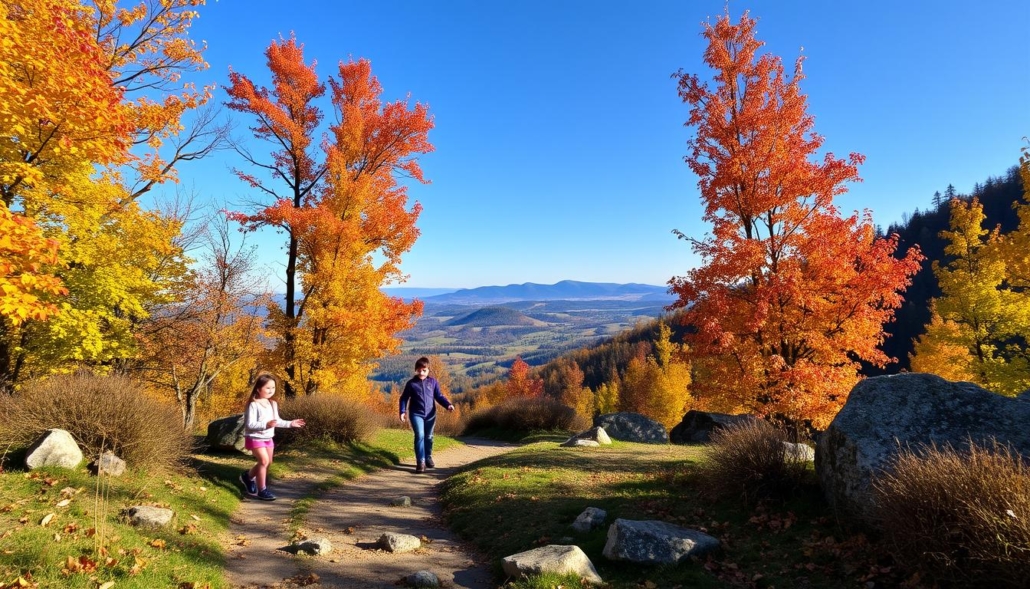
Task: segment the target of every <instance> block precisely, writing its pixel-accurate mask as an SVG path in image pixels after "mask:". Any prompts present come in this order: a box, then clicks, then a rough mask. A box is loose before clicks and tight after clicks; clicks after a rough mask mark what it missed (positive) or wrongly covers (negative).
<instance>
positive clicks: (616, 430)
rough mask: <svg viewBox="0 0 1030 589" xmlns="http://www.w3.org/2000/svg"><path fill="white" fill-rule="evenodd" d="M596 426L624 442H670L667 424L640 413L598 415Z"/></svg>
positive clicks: (595, 421) (595, 419)
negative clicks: (666, 429)
mask: <svg viewBox="0 0 1030 589" xmlns="http://www.w3.org/2000/svg"><path fill="white" fill-rule="evenodd" d="M594 427H601V428H604V431H605V432H607V433H608V436H609V437H611V438H613V439H616V440H622V441H623V442H641V443H644V444H668V443H669V434H668V432H666V431H665V426H664V425H662V424H660V423H658V422H657V421H655V420H653V419H651V418H649V417H645V416H643V415H641V414H639V413H630V412H628V411H623V412H621V413H606V414H604V415H598V416H597V417H595V418H594Z"/></svg>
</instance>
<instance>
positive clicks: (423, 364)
mask: <svg viewBox="0 0 1030 589" xmlns="http://www.w3.org/2000/svg"><path fill="white" fill-rule="evenodd" d="M423 368H429V358H426V357H425V356H422V357H421V358H419V359H418V360H415V370H421V369H423Z"/></svg>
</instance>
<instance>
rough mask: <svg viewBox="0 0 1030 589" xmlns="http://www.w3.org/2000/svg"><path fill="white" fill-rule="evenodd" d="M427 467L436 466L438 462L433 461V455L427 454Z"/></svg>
mask: <svg viewBox="0 0 1030 589" xmlns="http://www.w3.org/2000/svg"><path fill="white" fill-rule="evenodd" d="M426 468H436V463H435V462H433V457H432V456H426Z"/></svg>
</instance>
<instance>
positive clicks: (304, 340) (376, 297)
mask: <svg viewBox="0 0 1030 589" xmlns="http://www.w3.org/2000/svg"><path fill="white" fill-rule="evenodd" d="M265 55H266V57H267V64H268V69H269V71H270V73H271V77H272V86H271V87H270V88H265V87H259V86H257V85H255V84H254V83H253V82H252V81H251V80H250V78H248V77H247V76H245V75H244V74H242V73H239V72H232V73H231V74H230V83H231V84H230V87H229V88H228V93H229V96H230V98H231V100H230V102H229V103H228V106H229V107H230V108H231V109H233V110H236V111H240V112H243V113H246V114H248V115H251V116H252V117H253V118H254V119H255V120H256V124H255V125H254V126H252V127H251V130H252V131H253V133H254V137H256V138H257V139H259V140H261V141H264V142H266V143H268V144H270V145H272V146H273V151H272V152H271V154H270V157H269V158H266V159H262V158H260V157H258V156H256V155H253V153H252V152H251V151H249V150H246V149H240V150H239V151H240V153H241V154H242V155H243V157H244V159H245V160H246V161H247V162H248V164H249V165H250V168H249V169H248V170H240V171H237V174H238V175H239V177H240V178H241V179H243V180H244V181H245V182H247V183H248V184H250V186H252V187H253V188H255V189H256V190H257V191H258V192H260V193H263V194H264V195H265V196H267V197H268V198H269V199H270V202H269V203H268V204H267V205H264V206H261V207H260V208H259V210H257V211H256V212H253V213H240V214H236V215H235V218H236V219H238V220H240V221H242V222H244V223H245V224H246V225H247V226H248V227H251V228H257V227H261V226H271V227H274V228H277V229H279V230H281V231H283V232H284V233H285V234H286V236H287V244H286V275H285V282H286V284H285V287H286V292H285V301H284V303H283V306H282V307H276V308H274V309H272V313H271V315H270V324H271V325H270V327H271V329H272V331H273V333H274V334H275V335H276V337H277V338H278V342H277V343H278V345H277V348H276V357H275V359H274V361H275V363H276V364H278V365H279V368H281V370H282V372H283V375H284V378H285V381H286V382H285V384H286V391H287V394H296V393H297V392H304V393H307V394H311V393H315V392H317V391H336V392H346V393H348V394H350V395H352V396H353V395H356V394H359V392H361V391H364V392H366V393H367V392H368V387H367V383H366V379H365V377H366V376H367V374H368V372H369V370H371V368H372V367H373V365H372V364H371V362H372V361H374V360H375V359H376V358H379V357H381V356H382V355H383V354H385V353H388V352H390V351H393V350H395V349H396V346H397V343H398V342H397V340H396V337H395V334H396V333H397V332H399V331H401V330H403V329H406V328H408V327H410V326H411V324H412V321H413V320H414V318H415V317H417V316H418V315H419V314H420V313H421V310H422V306H421V303H420V302H417V301H414V302H410V303H406V302H404V301H403V300H401V299H399V298H396V297H389V296H387V295H385V294H383V293H382V291H381V290H380V287H382V286H383V285H385V284H390V283H395V282H400V281H402V280H403V278H404V277H403V275H402V274H401V272H400V261H401V256H402V255H403V254H404V253H406V252H407V251H408V250H410V249H411V246H412V245H414V243H415V240H416V239H417V237H418V234H419V231H418V229H417V228H416V226H415V222H416V220H417V219H418V216H419V213H420V212H421V206H420V205H419V204H418V203H415V204H414V205H412V206H410V207H409V206H408V202H407V190H406V187H405V186H404V185H403V184H401V183H400V182H399V178H400V177H405V178H410V179H413V180H415V181H418V182H423V183H425V182H426V180H425V178H424V177H423V174H422V169H421V167H420V166H419V163H418V160H417V157H418V156H419V155H420V154H425V153H429V152H431V151H432V150H433V146H432V144H430V143H429V140H428V134H429V131H430V130H431V129H432V128H433V120H432V117H430V116H429V112H428V108H427V107H426V106H425V105H423V104H421V103H416V104H415V105H414V106H411V105H409V104H408V103H407V102H404V101H398V102H391V103H386V104H384V103H383V102H382V101H381V99H380V96H381V94H382V87H381V86H380V84H379V82H378V80H377V79H376V77H375V76H373V75H372V68H371V64H370V63H369V62H368V61H367V60H359V61H356V62H355V61H350V62H348V63H340V64H339V66H338V70H337V77H331V78H329V79H328V80H327V81H322V80H321V79H320V78H319V76H318V74H317V73H316V72H315V64H314V63H312V64H310V65H309V64H307V63H305V62H304V49H303V46H302V45H300V44H298V43H297V40H296V39H295V38H290V39H288V40H280V41H278V42H273V43H272V44H271V45H270V46H269V47H268V50H267V51H266V53H265ZM327 85H328V90H329V98H330V100H331V103H332V106H333V114H334V117H333V120H334V121H335V122H334V123H333V124H331V125H330V126H329V127H328V131H327V132H325V134H324V135H321V136H320V137H319V136H316V134H317V133H318V130H319V127H320V124H321V122H322V120H323V118H324V116H325V113H324V112H323V111H322V109H321V107H320V106H319V99H320V98H322V97H323V96H324V95H325V94H326V90H327Z"/></svg>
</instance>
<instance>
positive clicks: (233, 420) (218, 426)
mask: <svg viewBox="0 0 1030 589" xmlns="http://www.w3.org/2000/svg"><path fill="white" fill-rule="evenodd" d="M243 434H244V431H243V414H242V413H240V414H239V415H230V416H229V417H222V418H220V419H216V420H214V421H212V422H211V423H209V424H207V445H208V448H210V449H212V450H218V451H222V452H231V451H233V450H236V451H239V452H243V453H244V454H251V451H250V450H247V449H246V448H244V447H243V444H244V442H245V441H246V440H244V438H243Z"/></svg>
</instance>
